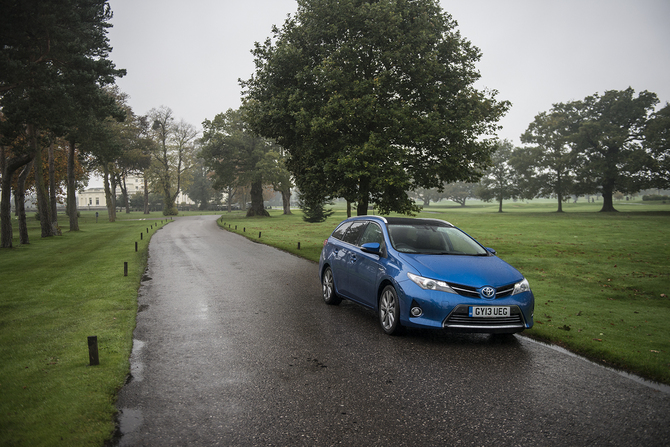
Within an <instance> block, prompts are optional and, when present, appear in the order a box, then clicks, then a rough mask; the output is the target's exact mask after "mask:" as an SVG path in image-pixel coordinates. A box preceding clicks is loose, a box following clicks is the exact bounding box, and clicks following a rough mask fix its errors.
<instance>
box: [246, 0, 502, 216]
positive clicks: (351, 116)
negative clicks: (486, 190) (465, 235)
mask: <svg viewBox="0 0 670 447" xmlns="http://www.w3.org/2000/svg"><path fill="white" fill-rule="evenodd" d="M273 35H274V38H273V39H272V40H271V39H268V40H266V41H265V43H263V44H258V43H257V44H256V47H255V49H254V51H253V53H254V55H255V61H256V72H255V74H254V75H253V76H252V77H251V78H250V79H249V80H247V81H243V82H242V86H243V87H244V88H245V91H244V98H245V103H246V106H247V107H249V108H250V109H252V112H251V113H250V120H251V124H252V127H253V129H254V130H255V131H257V132H258V133H259V134H260V135H262V136H264V137H266V138H270V139H273V140H276V141H277V142H278V143H279V144H280V145H281V146H283V147H284V148H286V150H287V152H288V153H289V158H288V160H287V167H288V169H289V171H290V172H291V173H292V174H293V175H294V176H295V180H296V184H297V187H298V189H300V191H301V194H302V195H303V196H309V202H313V201H315V200H320V201H322V202H323V201H325V200H327V199H329V198H335V197H344V198H345V199H347V200H348V201H350V202H356V203H357V213H358V214H359V215H361V214H367V210H368V204H369V203H370V202H374V203H376V204H377V208H378V209H379V210H380V212H383V213H387V212H390V211H398V212H401V213H412V212H414V211H417V210H418V207H417V205H416V204H415V203H414V201H412V200H411V199H410V198H409V196H408V194H407V191H410V190H413V189H416V188H433V187H438V186H439V185H441V184H443V183H444V182H452V181H457V180H462V181H475V180H478V178H479V175H480V173H481V172H482V171H483V169H484V168H486V167H487V166H488V163H489V156H490V153H491V151H492V149H493V142H492V141H491V140H488V139H486V138H483V137H485V136H486V135H491V134H493V133H494V132H495V131H496V130H497V125H496V122H497V121H498V119H499V118H500V117H501V116H502V115H503V114H504V113H505V112H506V110H507V109H508V108H509V103H508V102H506V101H502V102H499V101H497V100H496V99H495V96H496V94H497V92H495V91H484V92H482V91H478V90H477V89H475V88H474V86H473V85H474V83H475V82H476V81H477V80H478V79H479V77H480V75H479V72H478V71H477V70H476V69H475V66H474V65H475V63H476V62H477V61H479V59H480V57H481V53H480V51H479V49H478V48H476V47H474V46H473V45H471V44H470V42H469V41H467V40H466V39H464V38H463V37H461V35H460V33H459V32H458V31H457V30H456V22H455V21H454V20H453V19H452V18H451V16H450V15H448V14H446V13H444V12H443V11H442V10H441V7H440V5H439V2H438V1H437V0H415V1H410V0H379V1H361V0H298V10H297V13H296V15H295V16H293V17H290V18H288V19H287V20H286V21H285V23H284V25H283V27H282V28H281V29H280V28H277V27H275V28H274V29H273Z"/></svg>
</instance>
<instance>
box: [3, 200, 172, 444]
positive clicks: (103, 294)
mask: <svg viewBox="0 0 670 447" xmlns="http://www.w3.org/2000/svg"><path fill="white" fill-rule="evenodd" d="M102 215H103V213H101V217H100V218H99V220H98V223H96V222H95V214H94V213H91V212H85V213H83V217H82V219H80V221H79V222H80V229H81V231H79V232H76V233H70V232H68V231H64V232H63V236H59V237H52V238H45V239H42V238H41V237H40V231H39V222H37V221H36V220H34V219H29V227H30V233H29V234H30V242H31V243H30V244H29V245H20V246H19V245H18V239H15V240H14V246H15V248H13V249H3V250H0V284H1V286H0V396H2V397H1V398H0V444H1V445H7V446H9V445H11V446H52V445H57V444H60V445H68V446H84V445H102V444H103V443H104V441H105V440H106V439H109V438H110V436H111V434H112V432H113V430H114V422H113V416H114V414H115V413H116V408H115V406H114V403H115V401H116V392H117V390H118V389H119V388H120V387H121V386H122V385H123V383H124V381H125V378H126V375H127V373H128V371H129V361H128V359H129V355H130V351H131V347H132V332H133V329H134V328H135V315H136V312H137V289H138V287H139V284H140V278H141V276H142V274H143V273H144V270H145V268H146V261H147V246H148V242H149V239H150V237H151V235H152V234H153V233H155V231H156V230H157V228H159V227H160V226H162V225H163V224H161V222H160V220H158V221H153V222H149V221H123V222H116V223H112V224H110V223H109V222H104V218H103V216H102ZM31 217H32V216H31ZM124 217H125V216H124ZM153 217H159V215H158V214H156V215H155V216H153ZM59 221H60V223H61V226H62V227H65V228H67V217H66V216H64V215H63V216H61V217H59ZM166 222H167V221H164V223H166ZM152 227H153V228H152ZM147 229H148V232H147ZM14 232H15V235H18V225H17V224H16V222H14ZM140 233H141V234H142V236H141V237H142V239H140ZM136 241H137V242H138V251H137V252H135V242H136ZM124 262H127V263H128V276H124ZM88 336H97V337H98V345H99V358H100V365H98V366H89V358H88V343H87V337H88Z"/></svg>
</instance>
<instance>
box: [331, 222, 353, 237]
mask: <svg viewBox="0 0 670 447" xmlns="http://www.w3.org/2000/svg"><path fill="white" fill-rule="evenodd" d="M350 225H351V222H345V223H343V224H342V225H340V226H339V227H337V229H335V231H333V237H334V238H335V239H339V240H342V239H343V238H344V233H346V231H347V229H348V228H349V226H350Z"/></svg>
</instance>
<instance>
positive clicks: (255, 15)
mask: <svg viewBox="0 0 670 447" xmlns="http://www.w3.org/2000/svg"><path fill="white" fill-rule="evenodd" d="M440 3H441V5H442V8H443V9H444V10H445V11H446V12H448V13H450V14H451V15H452V16H453V17H454V18H455V19H456V20H457V21H458V24H459V27H458V29H459V30H460V32H461V35H462V36H464V37H466V38H467V39H468V40H470V41H471V42H472V43H473V44H474V45H476V46H477V47H479V48H480V49H481V50H482V53H483V56H482V59H481V61H480V63H479V65H478V68H479V70H480V72H481V74H482V79H481V80H480V82H479V83H478V87H479V88H483V87H487V88H490V89H496V90H498V91H499V95H498V98H499V99H507V100H510V101H511V102H512V104H513V105H512V108H511V110H510V111H509V113H508V114H507V115H506V116H505V117H504V118H503V119H502V120H501V122H500V124H501V125H502V126H503V129H502V131H500V132H499V136H500V137H501V138H508V139H510V140H512V141H514V143H515V144H517V145H518V144H520V141H519V135H520V134H521V133H523V132H524V131H525V130H526V128H527V127H528V124H529V123H530V122H531V121H533V119H534V117H535V115H536V114H538V113H539V112H543V111H547V110H549V109H550V108H551V105H552V104H553V103H557V102H567V101H571V100H578V99H583V98H584V97H586V96H588V95H591V94H593V93H596V92H598V93H602V92H604V91H606V90H623V89H625V88H628V87H629V86H630V87H633V88H634V89H635V91H636V92H640V91H643V90H649V91H652V92H655V93H656V94H657V95H658V96H659V99H660V100H661V105H664V104H665V103H666V102H668V101H670V25H669V24H670V1H668V0H548V1H542V0H508V1H506V0H441V1H440ZM110 4H111V7H112V10H113V11H114V19H113V20H112V24H113V25H114V27H113V28H112V29H111V30H110V33H109V37H110V41H111V44H112V46H113V47H114V51H113V52H112V55H111V58H112V60H114V62H115V63H116V65H117V67H119V68H125V69H127V70H128V75H127V76H126V77H124V78H122V79H120V80H119V81H118V85H119V87H120V88H121V90H122V91H124V92H125V93H127V94H129V95H130V105H131V106H132V107H133V110H134V112H135V113H136V114H145V113H147V112H148V111H149V110H150V109H151V108H153V107H159V106H161V105H165V106H168V107H170V108H171V109H172V110H173V111H174V114H175V116H176V117H177V118H178V119H179V118H183V119H185V120H186V121H187V122H190V123H191V124H194V125H196V126H197V127H198V128H200V127H201V123H202V121H203V120H204V119H206V118H208V119H212V118H213V117H214V116H215V115H216V114H217V113H220V112H224V111H226V110H227V109H229V108H237V107H239V105H240V87H239V84H238V82H237V80H238V78H243V79H247V78H248V77H249V76H250V75H251V74H252V73H253V70H254V64H253V57H252V55H251V53H250V50H251V49H252V48H253V44H254V42H255V41H264V40H265V39H266V38H267V37H269V36H270V35H271V27H272V25H273V24H276V25H278V26H280V25H282V24H283V22H284V19H285V18H286V15H287V14H288V13H294V12H295V10H296V8H297V4H296V2H295V0H189V1H183V0H179V1H177V0H110Z"/></svg>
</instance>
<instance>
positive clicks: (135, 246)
mask: <svg viewBox="0 0 670 447" xmlns="http://www.w3.org/2000/svg"><path fill="white" fill-rule="evenodd" d="M135 251H137V241H135Z"/></svg>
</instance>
